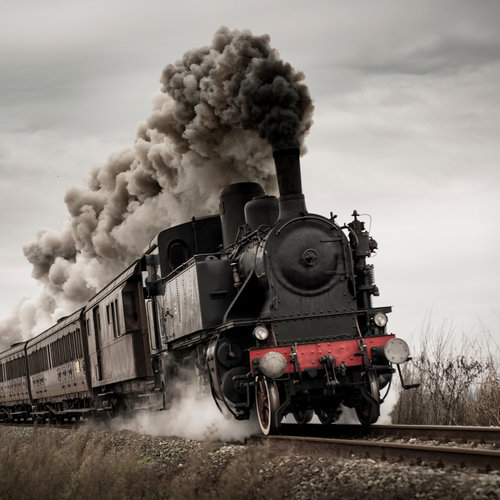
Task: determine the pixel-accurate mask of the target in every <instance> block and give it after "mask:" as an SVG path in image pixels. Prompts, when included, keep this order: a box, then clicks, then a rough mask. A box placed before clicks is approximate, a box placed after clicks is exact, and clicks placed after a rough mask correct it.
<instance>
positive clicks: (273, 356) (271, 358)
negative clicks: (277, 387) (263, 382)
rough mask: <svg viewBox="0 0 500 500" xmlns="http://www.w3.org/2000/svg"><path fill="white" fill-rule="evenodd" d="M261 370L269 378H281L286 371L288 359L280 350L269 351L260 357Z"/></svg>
mask: <svg viewBox="0 0 500 500" xmlns="http://www.w3.org/2000/svg"><path fill="white" fill-rule="evenodd" d="M259 370H260V371H261V372H262V373H263V374H264V375H265V376H266V377H267V378H279V377H281V376H282V375H283V373H285V371H286V359H285V358H284V357H283V355H282V354H280V353H279V352H276V351H271V352H268V353H266V354H264V356H262V358H260V361H259Z"/></svg>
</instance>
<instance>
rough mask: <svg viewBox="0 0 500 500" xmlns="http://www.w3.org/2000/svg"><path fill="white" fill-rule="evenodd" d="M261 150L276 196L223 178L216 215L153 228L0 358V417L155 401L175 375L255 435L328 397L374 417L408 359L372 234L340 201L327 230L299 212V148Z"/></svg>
mask: <svg viewBox="0 0 500 500" xmlns="http://www.w3.org/2000/svg"><path fill="white" fill-rule="evenodd" d="M273 155H274V160H275V165H276V174H277V179H278V186H279V192H280V196H279V199H278V198H276V197H273V196H267V195H266V194H265V193H264V191H263V189H262V187H261V186H260V185H259V184H257V183H253V182H244V183H238V184H232V185H229V186H227V187H226V188H224V189H223V190H222V192H221V195H220V214H218V215H213V216H207V217H202V218H193V219H192V220H191V221H188V222H186V223H184V224H180V225H178V226H175V227H171V228H169V229H166V230H164V231H162V232H161V233H159V234H158V236H157V237H156V238H155V239H154V240H153V241H151V242H150V244H149V245H148V246H147V248H146V249H145V251H144V253H143V255H142V256H141V258H140V259H138V260H137V261H136V262H134V263H133V264H132V265H131V266H130V267H129V268H128V269H126V270H125V271H124V272H123V273H122V274H121V275H119V276H118V277H117V278H116V279H115V280H114V281H112V282H111V283H110V284H108V285H107V286H106V287H105V288H104V289H103V290H101V291H100V292H99V293H98V294H97V295H96V296H95V297H93V298H92V299H91V300H89V301H88V303H87V304H86V305H85V306H84V307H82V308H81V309H80V310H78V311H76V312H74V313H73V314H71V315H70V316H68V317H65V318H62V319H60V320H59V321H58V322H57V324H55V325H54V326H52V327H51V328H50V329H48V330H47V331H45V332H43V333H41V334H40V335H38V336H36V337H34V338H32V339H30V340H28V341H26V342H21V343H18V344H14V345H13V346H12V347H11V348H10V349H8V350H7V351H5V352H3V353H1V354H0V419H2V420H4V421H5V420H8V421H13V420H38V421H47V420H50V421H58V420H63V419H75V418H76V419H79V418H80V417H85V416H96V415H111V414H115V413H117V412H121V411H129V410H138V409H143V408H149V409H166V408H170V407H171V406H172V405H175V397H176V394H178V392H179V390H180V391H181V392H182V390H183V387H184V386H183V385H182V383H183V380H185V379H184V377H185V376H186V373H188V374H190V376H194V377H196V379H197V381H198V385H199V388H200V390H202V391H206V392H211V394H212V395H213V398H214V400H215V403H216V404H217V405H218V406H219V408H220V409H221V411H224V412H226V413H228V414H232V415H233V416H234V418H236V419H247V418H249V416H250V414H251V412H252V411H254V410H255V411H256V413H257V417H258V421H259V424H260V428H261V431H262V433H264V434H269V433H272V432H276V431H277V430H278V429H279V427H280V423H281V421H282V419H283V418H284V417H285V416H286V415H287V414H289V413H291V414H293V416H294V418H295V420H296V421H297V422H298V423H306V422H308V421H310V420H311V418H312V417H313V415H314V413H316V415H317V416H318V418H319V420H320V421H321V422H322V423H323V424H330V423H332V422H334V421H335V420H336V419H337V418H338V416H339V408H340V405H341V404H343V405H345V406H347V407H351V408H354V409H355V410H356V414H357V416H358V418H359V420H360V422H361V424H364V425H369V424H372V423H374V422H375V421H376V420H377V419H378V417H379V412H380V404H381V402H382V397H381V390H382V389H383V388H384V387H386V386H388V385H389V383H390V381H391V378H392V376H393V373H394V372H395V371H396V370H395V368H394V367H397V369H398V371H399V375H400V376H401V371H400V369H399V366H400V364H401V363H404V362H406V361H407V360H408V359H409V357H408V356H409V349H408V346H407V344H406V343H405V342H404V341H403V340H401V339H398V338H395V336H394V335H390V334H388V333H387V331H386V324H387V314H388V313H389V312H390V311H391V308H390V307H373V305H372V296H374V295H378V289H377V286H376V285H375V282H374V276H373V266H372V265H370V264H368V263H367V259H368V258H369V257H370V255H371V254H372V253H373V252H374V251H375V250H376V248H377V243H376V242H375V240H374V239H373V238H372V237H371V236H370V234H369V233H368V231H367V230H366V229H365V226H364V223H363V222H361V221H360V220H359V218H358V214H357V212H356V211H354V213H353V221H352V222H351V223H349V224H347V225H345V226H343V227H340V226H339V225H338V224H337V223H336V221H335V217H331V218H325V217H323V216H320V215H313V214H309V213H308V212H307V210H306V207H305V202H304V196H303V194H302V188H301V177H300V160H299V150H298V149H297V148H289V149H281V150H276V151H275V152H274V153H273ZM179 381H180V382H179ZM401 381H402V383H403V387H405V388H409V387H411V386H408V385H405V384H404V381H403V380H402V378H401ZM179 388H180V389H179Z"/></svg>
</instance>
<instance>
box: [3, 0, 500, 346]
mask: <svg viewBox="0 0 500 500" xmlns="http://www.w3.org/2000/svg"><path fill="white" fill-rule="evenodd" d="M0 6H1V11H0V14H1V15H0V173H1V184H0V224H1V247H0V285H1V286H0V299H1V300H0V318H1V317H5V316H8V315H9V314H10V313H11V312H12V310H13V308H14V307H15V305H16V304H17V303H18V302H19V301H20V300H21V299H22V298H23V297H29V296H32V295H35V294H36V293H37V287H36V285H35V282H34V280H32V279H31V277H30V274H31V266H30V265H29V263H28V262H27V261H26V259H25V257H24V255H23V251H22V247H23V245H25V244H27V243H30V242H32V241H33V240H34V239H35V238H36V233H37V232H38V231H39V230H41V229H46V228H53V229H57V228H59V227H61V226H62V225H63V224H64V222H65V221H66V220H67V218H68V216H67V210H66V206H65V204H64V195H65V193H66V191H67V190H68V189H69V188H71V187H73V186H80V185H82V184H84V183H85V182H86V178H87V176H88V173H89V171H90V169H91V168H92V167H94V166H95V165H98V164H100V163H104V162H105V161H106V159H107V158H108V157H109V155H111V154H112V153H113V152H116V151H118V150H120V149H122V148H123V147H124V146H129V145H131V144H132V142H133V141H134V138H135V134H136V129H137V125H138V124H139V123H140V122H141V121H143V120H145V119H146V118H147V117H148V116H149V114H150V110H151V104H150V98H151V96H152V95H153V93H154V92H155V91H156V90H157V89H158V88H159V86H160V84H159V78H160V75H161V72H162V69H163V68H164V67H165V66H166V65H167V64H168V63H172V62H175V61H176V60H177V59H179V58H180V57H181V56H182V55H183V54H184V52H186V51H187V50H189V49H191V48H195V47H201V46H204V45H208V44H210V42H211V40H212V37H213V34H214V33H215V31H216V30H217V29H218V28H219V27H220V26H222V25H224V26H228V27H229V28H231V29H250V30H251V31H252V33H253V34H255V35H260V34H264V33H267V34H269V35H270V37H271V44H272V46H273V47H275V48H276V49H278V50H279V52H280V54H281V57H282V58H283V59H284V60H286V61H288V62H289V63H291V64H292V66H294V68H296V69H297V70H300V71H303V72H304V74H305V82H306V84H307V85H308V87H309V89H310V92H311V95H312V98H313V100H314V105H315V112H314V124H313V126H312V129H311V132H310V134H309V136H308V137H307V139H306V144H307V148H308V152H307V154H306V155H305V156H304V158H303V160H302V167H303V168H302V170H303V186H304V193H305V196H306V203H307V206H308V209H309V211H310V212H316V213H321V214H324V215H328V214H329V213H330V211H332V212H333V213H335V214H338V219H337V220H338V221H339V222H349V221H350V214H351V212H352V210H353V209H356V210H358V212H360V213H368V214H370V215H371V216H372V226H371V229H372V233H373V236H374V238H375V239H376V240H377V241H378V243H379V253H378V255H377V256H376V257H375V258H374V259H373V261H372V263H373V264H375V273H376V274H375V276H376V281H377V284H378V286H379V288H380V291H381V296H380V298H379V299H378V300H377V304H378V305H386V304H387V305H392V306H393V307H394V312H393V314H392V315H391V319H390V322H391V325H392V327H391V330H393V331H394V332H395V333H397V334H398V335H400V336H402V337H403V338H406V339H408V340H411V338H412V336H414V335H415V333H416V332H418V331H419V329H420V327H421V325H422V324H423V323H424V322H425V320H426V318H427V317H429V315H430V317H431V319H432V323H433V324H434V325H436V326H438V325H440V324H442V322H443V321H448V322H450V321H451V322H453V324H454V325H455V329H456V330H457V331H459V332H462V331H464V332H474V333H477V332H480V331H481V329H482V328H483V327H485V328H487V329H489V330H490V331H491V333H492V334H493V335H494V337H495V339H496V342H497V343H500V265H499V259H498V252H499V249H500V234H499V220H500V203H499V198H500V173H499V168H498V167H499V162H500V140H499V127H500V92H499V90H500V30H499V26H500V2H498V1H496V0H492V1H476V2H470V1H459V0H450V1H436V0H431V1H422V0H421V1H418V2H401V1H398V0H393V1H378V2H362V1H333V0H326V1H311V2H304V1H300V2H298V1H290V0H288V1H286V2H284V1H282V2H270V1H269V0H267V1H261V0H253V1H252V2H235V1H234V0H233V1H222V0H212V1H211V2H193V1H189V0H185V1H183V2H175V3H174V2H169V1H165V0H163V1H154V0H142V1H141V2H136V1H117V0H116V1H111V0H108V1H105V2H103V1H85V2H63V1H56V0H54V1H49V0H45V1H44V2H40V1H27V0H19V1H17V2H7V1H5V0H0Z"/></svg>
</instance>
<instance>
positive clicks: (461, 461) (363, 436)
mask: <svg viewBox="0 0 500 500" xmlns="http://www.w3.org/2000/svg"><path fill="white" fill-rule="evenodd" d="M393 440H398V441H403V442H394V441H393ZM426 440H427V441H428V440H430V441H431V443H428V442H426ZM265 441H267V442H270V443H272V446H273V449H276V450H277V451H278V449H279V450H281V451H283V452H290V451H291V452H293V450H298V449H300V450H301V451H304V448H305V449H306V450H307V451H311V452H316V453H321V454H337V455H342V456H353V455H354V456H358V457H364V458H373V459H383V460H390V461H400V462H409V463H412V464H427V465H432V466H437V467H444V466H446V467H448V466H455V467H457V466H458V467H468V468H474V469H478V470H480V471H490V470H500V429H498V428H488V427H461V426H460V427H459V426H409V425H374V426H371V427H369V428H363V427H361V426H359V425H357V426H354V425H353V426H350V425H338V426H336V425H331V426H322V425H315V424H309V425H305V426H299V425H291V424H289V425H286V424H285V425H283V426H282V429H281V434H280V435H274V436H267V437H264V436H252V437H251V438H250V439H249V442H251V443H258V442H265ZM450 442H451V443H452V445H450V444H449V443H450Z"/></svg>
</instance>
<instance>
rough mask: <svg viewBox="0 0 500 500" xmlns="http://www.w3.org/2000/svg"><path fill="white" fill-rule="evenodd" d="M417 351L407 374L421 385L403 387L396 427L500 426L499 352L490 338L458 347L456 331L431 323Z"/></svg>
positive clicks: (395, 410)
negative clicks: (397, 425) (408, 388)
mask: <svg viewBox="0 0 500 500" xmlns="http://www.w3.org/2000/svg"><path fill="white" fill-rule="evenodd" d="M416 352H417V353H418V354H417V355H414V356H413V360H412V361H411V362H410V363H408V364H406V365H405V366H404V367H403V374H404V376H405V379H406V380H407V381H409V380H411V381H418V382H420V384H421V386H420V387H419V388H418V389H412V390H410V391H403V390H402V389H400V392H399V397H398V401H397V403H396V405H395V406H394V408H393V410H392V412H391V417H392V422H393V423H395V424H403V423H405V424H429V425H487V426H491V425H492V426H500V410H499V409H500V373H499V371H498V368H497V364H496V363H495V360H498V358H499V352H498V347H496V345H495V343H494V342H493V340H492V338H491V336H490V335H488V334H484V335H483V336H482V337H481V338H480V340H477V339H475V340H470V339H469V338H468V337H466V336H465V335H464V336H463V338H462V341H461V342H459V343H457V342H456V335H455V334H454V331H453V328H452V327H450V326H446V325H443V326H442V327H441V328H439V329H438V330H433V329H432V328H431V327H430V326H429V325H427V326H426V329H425V331H424V332H423V333H422V335H421V342H420V348H419V349H417V351H416Z"/></svg>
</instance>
